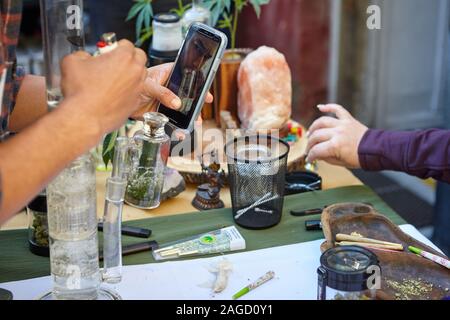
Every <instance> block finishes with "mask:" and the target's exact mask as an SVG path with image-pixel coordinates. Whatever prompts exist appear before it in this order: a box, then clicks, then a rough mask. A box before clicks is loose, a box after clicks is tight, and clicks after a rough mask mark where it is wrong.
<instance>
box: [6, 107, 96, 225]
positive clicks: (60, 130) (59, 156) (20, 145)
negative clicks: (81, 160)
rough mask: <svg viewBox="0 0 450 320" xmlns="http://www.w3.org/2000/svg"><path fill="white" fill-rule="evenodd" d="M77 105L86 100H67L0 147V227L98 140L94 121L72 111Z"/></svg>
mask: <svg viewBox="0 0 450 320" xmlns="http://www.w3.org/2000/svg"><path fill="white" fill-rule="evenodd" d="M79 103H86V104H87V103H89V101H83V100H81V99H72V100H70V99H68V100H66V101H64V102H63V103H62V105H61V106H60V108H59V109H57V110H55V111H54V112H52V113H51V114H49V115H47V116H45V117H43V118H41V119H40V120H38V121H37V122H36V123H34V124H33V125H31V126H29V127H28V128H26V129H25V130H24V131H23V132H21V133H20V134H18V135H17V136H15V137H13V138H11V139H10V140H8V141H6V142H5V143H3V144H0V154H1V155H2V156H1V157H0V170H1V176H2V181H1V182H2V190H3V197H2V206H1V210H0V224H2V223H3V222H5V221H6V220H7V219H8V218H9V217H10V216H11V214H13V213H15V212H17V211H19V210H20V209H21V208H22V207H23V206H24V204H26V203H28V202H29V201H30V200H32V198H33V196H34V195H36V194H37V193H39V192H40V191H41V190H42V189H44V188H45V186H46V185H47V184H48V182H50V181H51V180H52V179H53V178H54V177H55V175H56V174H57V173H58V172H59V171H61V170H62V169H63V168H64V166H65V165H66V164H67V163H70V162H71V161H72V160H74V159H75V158H76V157H77V156H79V155H81V154H83V153H84V152H86V151H88V150H89V149H90V148H91V147H93V146H95V144H96V143H97V142H98V141H99V140H100V138H101V132H100V130H99V127H98V124H97V123H95V122H94V121H95V119H94V118H91V117H89V116H85V115H84V114H83V113H74V112H71V110H74V108H76V106H77V105H78V104H79ZM74 133H76V134H74Z"/></svg>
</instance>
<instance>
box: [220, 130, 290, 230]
mask: <svg viewBox="0 0 450 320" xmlns="http://www.w3.org/2000/svg"><path fill="white" fill-rule="evenodd" d="M288 153H289V145H288V144H287V143H286V142H284V141H281V140H280V139H278V138H275V137H272V136H268V135H257V136H244V137H238V138H235V139H234V140H233V141H230V142H228V143H227V144H226V146H225V154H226V156H227V161H228V179H229V184H230V192H231V203H232V207H233V217H234V221H235V222H236V223H237V224H238V225H240V226H242V227H244V228H249V229H265V228H270V227H272V226H274V225H276V224H278V223H279V222H280V220H281V214H282V212H283V200H284V199H283V197H284V185H285V175H286V170H287V159H288Z"/></svg>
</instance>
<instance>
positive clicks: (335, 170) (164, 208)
mask: <svg viewBox="0 0 450 320" xmlns="http://www.w3.org/2000/svg"><path fill="white" fill-rule="evenodd" d="M318 174H319V175H320V176H321V177H322V180H323V189H324V190H327V189H333V188H338V187H344V186H357V185H362V182H361V181H360V180H359V179H358V178H356V177H355V176H354V175H353V174H352V173H351V172H350V171H349V170H347V169H345V168H342V167H338V166H333V165H330V164H328V163H325V162H319V163H318ZM109 175H110V173H109V172H97V214H98V216H99V217H101V216H102V215H103V207H104V199H105V184H106V178H107V177H109ZM196 188H197V186H196V185H187V186H186V190H185V191H184V192H182V193H181V194H179V195H178V196H177V197H175V198H173V199H169V200H167V201H164V202H163V203H161V205H160V206H159V207H158V208H156V209H153V210H142V209H137V208H133V207H131V206H128V205H125V207H124V210H123V221H130V220H137V219H145V218H151V217H161V216H168V215H173V214H180V213H186V212H193V211H197V209H195V208H194V207H193V206H192V204H191V201H192V199H194V197H195V192H196ZM221 198H222V200H223V202H224V203H225V207H226V208H230V207H231V198H230V191H229V189H228V188H226V187H225V188H223V189H222V191H221ZM26 227H28V220H27V216H26V213H25V212H21V213H19V214H17V215H16V216H14V217H13V218H12V219H10V220H9V221H7V222H6V223H5V224H3V225H2V226H1V228H0V230H11V229H20V228H26Z"/></svg>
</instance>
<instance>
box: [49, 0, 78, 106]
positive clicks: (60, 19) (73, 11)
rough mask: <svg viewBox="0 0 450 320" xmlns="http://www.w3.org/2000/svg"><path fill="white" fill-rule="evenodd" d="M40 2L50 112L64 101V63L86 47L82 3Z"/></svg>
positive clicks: (53, 0)
mask: <svg viewBox="0 0 450 320" xmlns="http://www.w3.org/2000/svg"><path fill="white" fill-rule="evenodd" d="M40 3H41V21H42V38H43V42H44V59H45V78H46V81H47V103H48V107H49V108H50V110H51V109H53V108H55V107H57V106H58V104H59V102H61V100H62V93H61V85H60V83H61V70H60V63H61V60H62V59H63V58H64V57H65V56H66V55H68V54H70V53H73V52H75V51H78V50H83V48H84V27H83V0H40Z"/></svg>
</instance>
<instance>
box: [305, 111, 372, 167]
mask: <svg viewBox="0 0 450 320" xmlns="http://www.w3.org/2000/svg"><path fill="white" fill-rule="evenodd" d="M317 107H318V108H319V110H320V111H321V112H324V113H333V114H335V116H336V118H334V117H331V116H323V117H321V118H319V119H317V120H316V121H315V122H314V123H313V124H312V125H311V127H310V128H309V131H308V146H307V148H306V152H307V154H308V157H307V161H308V162H312V161H315V160H324V161H326V162H329V163H331V164H335V165H340V166H344V167H347V168H360V167H361V165H360V163H359V157H358V146H359V143H360V142H361V139H362V137H363V136H364V133H365V132H366V131H367V130H368V128H367V127H366V126H365V125H363V124H362V123H360V122H359V121H357V120H356V119H355V118H353V117H352V115H351V114H350V113H349V112H348V111H347V110H345V109H344V108H343V107H342V106H340V105H337V104H327V105H318V106H317Z"/></svg>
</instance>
